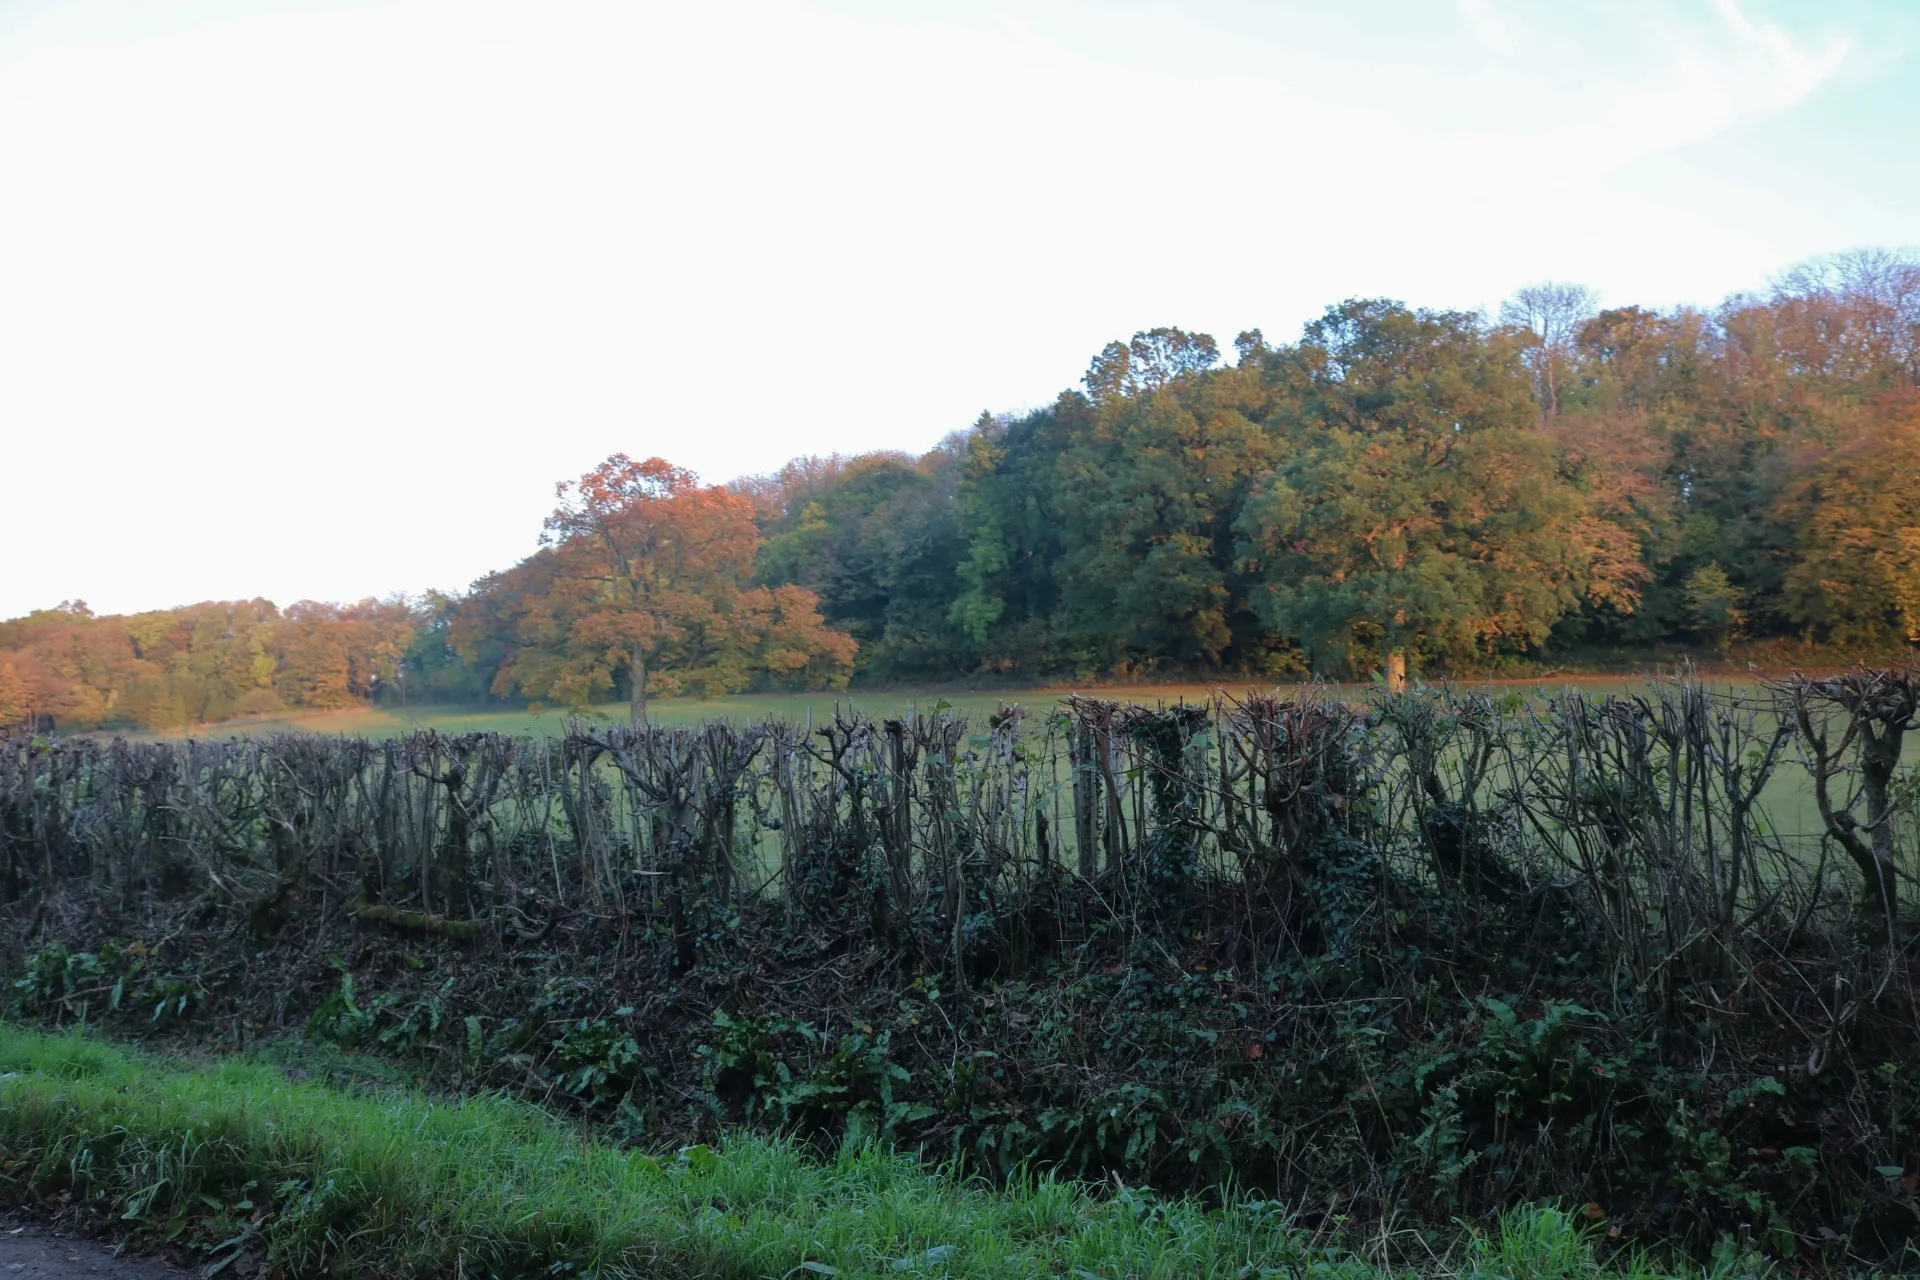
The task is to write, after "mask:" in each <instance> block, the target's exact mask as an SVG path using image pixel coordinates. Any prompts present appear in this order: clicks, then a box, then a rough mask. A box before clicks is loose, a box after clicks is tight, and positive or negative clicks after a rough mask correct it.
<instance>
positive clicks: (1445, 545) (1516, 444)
mask: <svg viewBox="0 0 1920 1280" xmlns="http://www.w3.org/2000/svg"><path fill="white" fill-rule="evenodd" d="M1287 365H1288V367H1287V369H1286V370H1285V376H1286V377H1287V378H1288V379H1289V380H1290V381H1291V382H1292V383H1293V385H1294V386H1295V387H1296V389H1297V397H1298V398H1297V403H1298V406H1299V407H1298V409H1297V410H1296V411H1297V412H1298V413H1299V414H1300V415H1301V421H1300V424H1299V429H1298V430H1297V431H1296V433H1295V441H1294V444H1293V447H1292V449H1291V451H1290V453H1289V456H1288V457H1287V458H1286V460H1285V461H1284V462H1283V463H1282V465H1281V466H1280V467H1279V468H1277V469H1276V470H1275V472H1274V473H1273V474H1272V475H1271V476H1270V477H1269V478H1268V479H1267V480H1266V481H1265V482H1264V483H1262V484H1261V486H1260V487H1259V488H1258V489H1257V490H1256V492H1255V493H1254V495H1253V496H1252V497H1251V498H1250V500H1249V501H1248V503H1247V504H1246V507H1245V509H1244V511H1243V512H1242V514H1241V517H1240V522H1239V528H1240V532H1241V535H1242V539H1243V541H1242V544H1241V545H1242V553H1243V555H1244V557H1245V561H1246V564H1247V567H1248V568H1249V570H1250V571H1251V572H1253V573H1254V574H1255V575H1256V576H1257V579H1258V585H1257V587H1256V588H1255V592H1254V597H1253V605H1254V608H1255V609H1256V610H1257V611H1258V612H1259V614H1260V616H1261V617H1262V618H1263V619H1264V620H1265V621H1266V622H1267V624H1268V625H1269V626H1270V627H1272V628H1273V629H1275V630H1276V631H1281V632H1286V633H1290V634H1294V635H1298V636H1300V637H1301V638H1302V639H1303V640H1304V641H1305V642H1306V644H1307V646H1308V647H1309V650H1310V651H1311V652H1312V653H1313V654H1314V655H1315V657H1316V659H1318V660H1321V661H1326V660H1329V659H1331V660H1334V661H1338V662H1344V663H1348V664H1354V665H1375V664H1378V665H1380V666H1383V667H1384V668H1385V670H1386V672H1387V674H1388V678H1389V680H1394V681H1397V680H1399V679H1402V678H1404V675H1405V671H1406V664H1407V656H1408V654H1409V653H1412V654H1415V655H1418V656H1424V657H1434V658H1444V657H1454V656H1461V655H1464V654H1470V653H1473V652H1483V651H1486V650H1488V649H1492V648H1497V647H1500V646H1503V645H1504V646H1510V647H1531V646H1535V645H1538V644H1539V643H1540V642H1541V641H1542V640H1544V639H1545V638H1546V636H1547V634H1548V632H1549V631H1550V630H1551V628H1552V627H1553V625H1554V623H1555V622H1556V621H1558V620H1559V619H1560V618H1561V617H1562V616H1564V615H1565V614H1566V613H1568V612H1569V611H1570V610H1572V609H1575V608H1577V607H1578V606H1579V605H1580V603H1581V602H1582V600H1583V599H1588V598H1591V599H1611V600H1613V601H1614V602H1616V603H1617V604H1619V605H1621V606H1623V607H1629V606H1630V605H1631V603H1632V591H1633V574H1632V573H1631V572H1626V573H1623V572H1622V569H1623V568H1626V569H1629V570H1630V569H1631V568H1632V566H1622V565H1620V564H1619V563H1618V561H1617V559H1616V558H1610V557H1608V556H1606V555H1604V554H1603V552H1602V547H1601V546H1600V545H1599V544H1600V543H1601V541H1602V539H1601V538H1600V537H1599V536H1598V534H1599V532H1600V531H1599V530H1598V525H1599V524H1600V523H1602V522H1601V521H1600V520H1599V518H1598V517H1597V516H1596V515H1595V513H1594V511H1593V509H1592V505H1591V503H1590V502H1589V501H1588V500H1587V499H1586V497H1585V495H1583V494H1582V492H1581V491H1580V490H1579V489H1578V488H1577V487H1576V486H1575V485H1573V484H1572V483H1571V482H1570V481H1569V480H1568V479H1567V477H1566V476H1564V475H1563V474H1562V473H1561V470H1560V468H1559V466H1558V463H1557V460H1556V456H1555V448H1554V445H1553V442H1552V440H1551V439H1550V438H1549V437H1547V436H1546V435H1544V434H1542V433H1541V432H1539V431H1538V430H1537V429H1535V414H1534V410H1533V407H1532V404H1531V401H1530V395H1529V380H1528V376H1527V370H1526V369H1525V367H1524V365H1523V364H1522V363H1521V361H1520V360H1519V358H1518V351H1517V349H1516V348H1515V347H1514V346H1513V345H1511V344H1510V343H1508V342H1505V341H1503V340H1501V339H1500V338H1499V337H1498V335H1495V336H1493V337H1489V336H1488V335H1487V334H1485V333H1484V332H1483V331H1482V329H1481V327H1480V325H1479V323H1478V322H1477V321H1476V320H1475V319H1474V318H1473V317H1471V316H1467V315H1462V314H1459V313H1451V312H1428V311H1421V312H1414V311H1409V310H1408V309H1406V308H1405V307H1403V306H1400V305H1399V304H1397V303H1391V302H1381V301H1355V302H1349V303H1345V304H1343V305H1341V306H1338V307H1335V308H1332V309H1330V310H1329V311H1328V312H1327V314H1326V316H1325V317H1323V318H1322V319H1321V320H1319V321H1316V322H1315V323H1314V324H1312V325H1311V326H1309V327H1308V330H1307V334H1306V340H1305V341H1304V342H1303V343H1302V344H1301V346H1300V347H1299V348H1298V349H1297V350H1296V351H1294V352H1293V353H1291V354H1290V356H1289V358H1288V362H1287ZM1609 537H1610V535H1609Z"/></svg>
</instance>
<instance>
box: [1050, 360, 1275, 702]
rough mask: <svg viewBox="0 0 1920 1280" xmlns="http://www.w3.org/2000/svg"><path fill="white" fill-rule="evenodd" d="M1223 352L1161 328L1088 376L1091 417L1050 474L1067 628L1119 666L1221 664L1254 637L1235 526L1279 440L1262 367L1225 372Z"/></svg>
mask: <svg viewBox="0 0 1920 1280" xmlns="http://www.w3.org/2000/svg"><path fill="white" fill-rule="evenodd" d="M1218 355H1219V353H1218V351H1217V349H1216V347H1215V344H1214V341H1213V339H1212V338H1210V337H1208V336H1207V335H1206V334H1188V333H1183V332H1181V331H1180V330H1178V329H1154V330H1150V331H1148V332H1145V333H1137V334H1135V335H1134V336H1133V340H1132V341H1131V342H1130V343H1128V344H1127V345H1126V346H1124V347H1123V346H1121V345H1120V344H1119V343H1113V344H1110V345H1109V346H1108V347H1107V348H1106V350H1105V351H1103V352H1102V353H1101V355H1099V356H1097V357H1095V359H1094V361H1093V366H1092V368H1090V369H1089V370H1088V372H1087V376H1086V383H1087V386H1088V387H1089V388H1090V389H1093V390H1094V391H1095V393H1096V394H1095V395H1094V398H1093V407H1092V412H1091V413H1090V414H1088V415H1085V416H1084V417H1082V418H1080V419H1079V421H1078V422H1077V423H1076V426H1077V427H1078V429H1077V430H1075V431H1074V432H1073V433H1072V435H1071V436H1070V437H1069V438H1068V439H1067V440H1066V441H1065V442H1064V445H1063V448H1062V449H1061V452H1060V455H1059V459H1058V462H1057V464H1056V470H1055V473H1054V476H1053V477H1052V480H1053V483H1054V485H1055V486H1056V487H1057V489H1058V493H1057V495H1056V496H1055V498H1054V500H1053V505H1054V507H1055V509H1056V510H1057V511H1058V512H1059V516H1060V520H1061V525H1062V527H1061V530H1060V552H1059V561H1058V565H1057V568H1056V573H1057V576H1058V578H1059V580H1060V583H1061V587H1062V601H1061V604H1062V608H1061V612H1060V616H1059V624H1060V627H1061V630H1062V632H1063V633H1064V634H1066V635H1069V636H1072V637H1073V638H1074V639H1075V640H1076V641H1077V642H1078V643H1079V644H1080V645H1081V646H1082V647H1083V650H1084V651H1086V652H1089V653H1097V654H1100V655H1101V656H1102V657H1103V658H1105V659H1107V661H1108V662H1122V661H1125V662H1131V663H1145V664H1148V665H1153V664H1158V663H1168V664H1173V665H1179V666H1187V665H1192V664H1203V665H1205V666H1208V667H1217V666H1220V665H1222V664H1223V663H1224V662H1227V661H1231V660H1232V658H1233V656H1234V655H1235V651H1236V645H1237V644H1238V643H1239V642H1241V641H1244V640H1246V639H1247V638H1248V636H1249V633H1251V632H1252V631H1253V630H1255V628H1254V627H1253V626H1252V625H1251V624H1252V623H1253V619H1252V618H1251V616H1250V615H1248V614H1247V613H1246V611H1245V609H1244V607H1243V605H1242V600H1243V599H1244V597H1243V595H1242V593H1241V589H1240V588H1241V583H1240V581H1239V573H1238V568H1237V563H1236V554H1235V540H1234V531H1233V520H1234V516H1235V513H1236V511H1237V510H1238V507H1239V503H1240V501H1241V499H1242V497H1243V496H1244V494H1245V492H1246V490H1247V487H1248V485H1249V484H1250V483H1251V481H1252V479H1253V477H1255V476H1256V475H1261V474H1264V473H1265V472H1266V471H1267V470H1268V469H1269V468H1270V467H1271V465H1272V463H1273V461H1274V459H1275V457H1276V456H1277V454H1278V446H1279V441H1278V440H1277V439H1276V437H1275V436H1274V435H1273V434H1272V433H1271V432H1270V431H1268V430H1267V429H1266V428H1265V427H1264V426H1263V424H1262V422H1261V419H1262V418H1263V417H1264V415H1265V412H1266V409H1267V407H1268V400H1269V388H1268V386H1267V385H1266V383H1265V382H1264V381H1263V379H1262V377H1261V374H1260V372H1259V371H1258V370H1257V369H1256V368H1255V367H1254V364H1253V363H1250V362H1247V361H1243V362H1242V363H1241V365H1240V366H1238V367H1235V368H1230V369H1214V368H1213V366H1214V364H1215V363H1216V361H1217V360H1218ZM1116 370H1119V371H1120V372H1116ZM1103 388H1111V389H1103ZM1067 420H1068V421H1073V419H1067Z"/></svg>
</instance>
